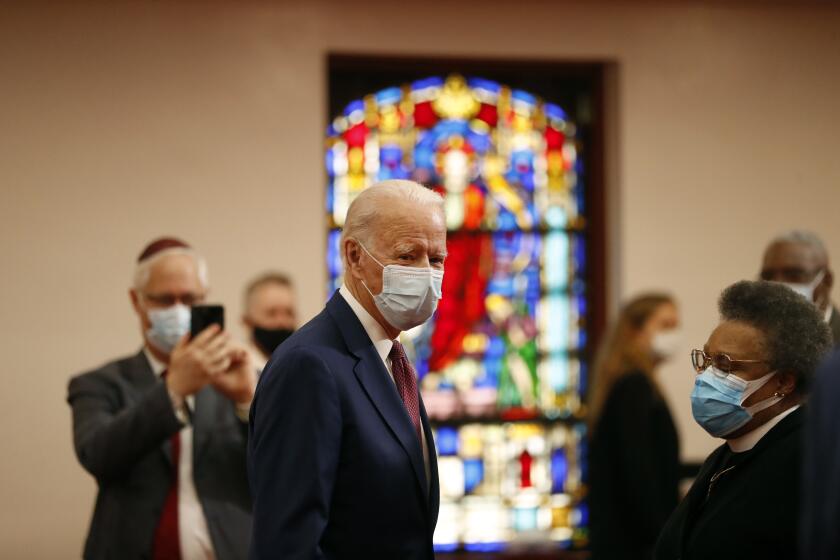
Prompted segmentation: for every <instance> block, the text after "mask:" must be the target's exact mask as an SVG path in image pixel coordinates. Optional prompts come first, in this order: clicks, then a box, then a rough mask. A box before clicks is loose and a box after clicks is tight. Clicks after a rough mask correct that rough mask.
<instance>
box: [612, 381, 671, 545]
mask: <svg viewBox="0 0 840 560" xmlns="http://www.w3.org/2000/svg"><path fill="white" fill-rule="evenodd" d="M614 391H618V393H617V394H616V395H615V397H616V399H615V406H616V409H617V417H618V418H620V422H618V438H617V441H615V442H614V444H615V445H616V446H618V448H619V450H618V456H619V462H620V465H621V471H622V472H621V474H622V485H621V486H622V489H623V491H624V492H625V496H626V498H627V506H628V507H630V508H632V511H627V512H626V513H627V517H628V519H632V520H633V524H634V525H635V526H636V527H639V529H640V530H641V531H642V532H643V534H644V535H646V536H647V537H648V538H649V539H651V540H654V539H656V537H657V535H658V534H659V531H660V530H661V529H662V526H663V525H664V523H665V521H666V520H667V519H668V516H669V515H670V514H671V512H672V511H673V509H674V507H675V506H676V503H677V488H676V485H673V486H672V485H671V484H670V482H671V481H669V480H668V478H669V477H668V476H667V474H669V473H663V472H661V469H660V468H659V466H660V465H661V464H662V463H663V459H661V456H662V454H663V452H665V451H666V450H665V449H663V446H662V445H661V443H662V442H661V441H660V440H659V437H658V435H659V434H660V433H661V431H662V426H658V425H657V424H656V417H655V416H654V414H653V411H654V407H655V405H656V400H657V399H658V398H659V397H658V396H657V395H656V394H655V393H654V389H653V387H652V386H651V385H650V382H649V381H648V380H647V379H645V378H644V377H643V376H642V374H633V375H631V376H627V377H626V378H624V379H622V380H621V381H620V382H619V383H616V385H615V387H614ZM675 462H676V461H675ZM676 469H677V465H676V464H675V465H674V470H675V471H676ZM669 486H672V487H669Z"/></svg>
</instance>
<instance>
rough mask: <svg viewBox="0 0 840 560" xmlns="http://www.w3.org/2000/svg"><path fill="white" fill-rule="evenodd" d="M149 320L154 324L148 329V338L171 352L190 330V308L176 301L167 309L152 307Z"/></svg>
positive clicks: (153, 343) (157, 346)
mask: <svg viewBox="0 0 840 560" xmlns="http://www.w3.org/2000/svg"><path fill="white" fill-rule="evenodd" d="M148 315H149V321H150V322H151V323H152V326H151V327H150V328H149V329H148V330H147V331H146V338H147V339H148V340H149V342H151V343H152V345H153V346H154V347H155V348H157V349H158V350H160V351H161V352H163V353H164V354H169V353H170V352H172V349H173V348H175V345H176V344H178V341H179V340H181V338H182V337H183V336H184V335H185V334H187V333H188V332H190V316H191V313H190V308H189V307H187V306H186V305H183V304H181V303H176V304H175V305H173V306H171V307H167V308H165V309H150V310H149V311H148Z"/></svg>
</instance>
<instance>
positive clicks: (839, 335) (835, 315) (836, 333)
mask: <svg viewBox="0 0 840 560" xmlns="http://www.w3.org/2000/svg"><path fill="white" fill-rule="evenodd" d="M828 326H829V327H831V336H832V338H833V339H834V346H835V347H840V311H837V308H836V307H832V308H831V319H829V322H828Z"/></svg>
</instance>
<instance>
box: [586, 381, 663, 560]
mask: <svg viewBox="0 0 840 560" xmlns="http://www.w3.org/2000/svg"><path fill="white" fill-rule="evenodd" d="M589 469H590V470H589V480H590V498H589V508H590V520H591V523H590V537H591V538H590V541H591V549H592V560H613V559H616V560H617V559H621V560H635V559H648V558H650V557H651V552H652V550H653V545H654V543H655V542H656V537H657V536H658V535H659V532H660V530H661V529H662V526H663V525H664V524H665V521H666V520H667V519H668V516H669V515H670V514H671V512H672V511H673V510H674V508H675V507H676V506H677V498H678V484H679V441H678V438H677V431H676V429H675V427H674V422H673V420H672V418H671V413H670V412H669V410H668V405H667V404H666V403H665V401H664V400H662V397H661V396H660V395H659V393H658V392H657V391H656V389H655V388H654V387H653V385H652V384H651V382H650V380H649V379H648V377H647V376H646V375H644V374H643V373H640V372H637V373H631V374H628V375H625V376H624V377H622V378H620V379H619V380H618V381H616V382H615V385H614V386H613V387H612V389H611V390H610V392H609V395H608V396H607V400H606V402H605V403H604V408H603V410H602V412H601V416H600V418H599V419H598V422H597V425H596V427H595V431H594V434H593V437H592V440H591V444H590V454H589Z"/></svg>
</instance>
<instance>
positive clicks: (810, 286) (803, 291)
mask: <svg viewBox="0 0 840 560" xmlns="http://www.w3.org/2000/svg"><path fill="white" fill-rule="evenodd" d="M823 278H825V270H821V271H820V273H819V274H817V277H816V278H814V279H813V280H812V281H811V282H809V283H807V284H796V283H793V282H779V284H784V285H785V286H787V287H788V288H790V289H791V290H793V291H794V292H796V293H797V294H799V295H800V296H802V297H804V298H805V299H807V300H808V301H810V302H811V303H815V302H814V291H815V290H816V289H817V286H819V285H820V283H821V282H822V281H823Z"/></svg>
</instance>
